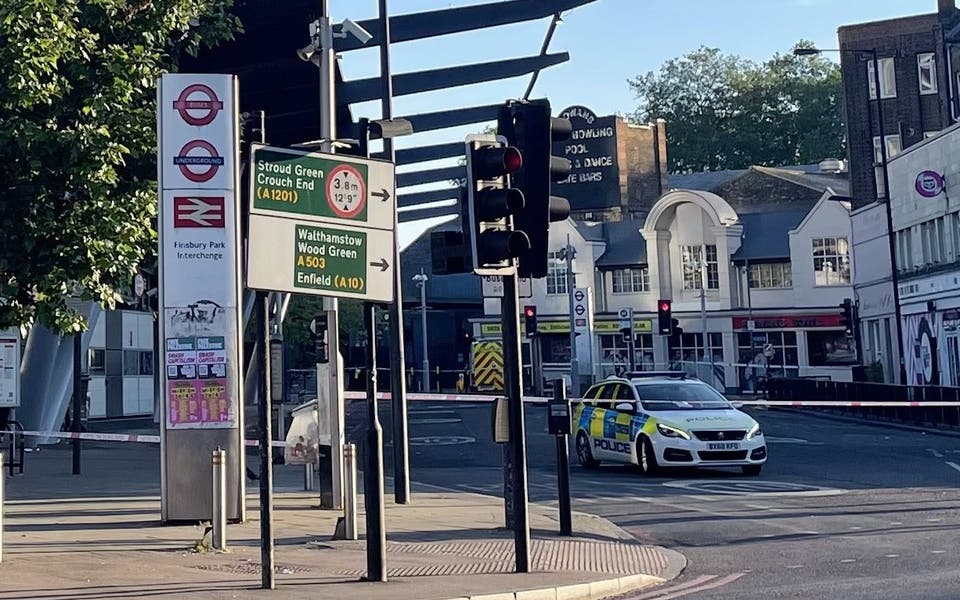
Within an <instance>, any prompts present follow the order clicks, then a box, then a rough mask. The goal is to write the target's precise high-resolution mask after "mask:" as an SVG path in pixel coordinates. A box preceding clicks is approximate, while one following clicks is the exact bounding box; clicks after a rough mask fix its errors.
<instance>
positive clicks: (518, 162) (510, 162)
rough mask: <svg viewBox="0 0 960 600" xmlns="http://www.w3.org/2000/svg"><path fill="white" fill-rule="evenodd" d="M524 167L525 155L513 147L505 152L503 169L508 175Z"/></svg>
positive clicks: (505, 149)
mask: <svg viewBox="0 0 960 600" xmlns="http://www.w3.org/2000/svg"><path fill="white" fill-rule="evenodd" d="M522 167H523V155H522V154H520V151H519V150H517V149H516V148H514V147H513V146H507V147H506V148H504V150H503V168H504V170H506V172H507V173H516V172H517V171H519V170H520V169H521V168H522Z"/></svg>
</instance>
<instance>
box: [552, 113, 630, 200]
mask: <svg viewBox="0 0 960 600" xmlns="http://www.w3.org/2000/svg"><path fill="white" fill-rule="evenodd" d="M559 116H560V117H562V118H565V119H570V124H571V125H572V126H573V131H572V132H571V134H570V138H569V139H567V140H564V141H562V142H557V143H556V144H554V147H553V153H554V154H555V155H557V156H562V157H564V158H567V159H569V160H570V165H571V167H572V169H571V171H570V175H568V176H567V178H566V179H564V180H563V181H560V182H558V183H557V184H555V185H557V186H558V191H557V195H558V196H563V197H565V198H567V199H568V200H569V201H570V208H571V209H572V210H575V211H577V210H589V209H600V208H608V207H611V206H619V205H620V169H619V165H618V161H617V118H616V117H615V116H612V115H611V116H608V117H598V116H597V115H596V114H595V113H594V112H593V111H592V110H590V109H589V108H586V107H584V106H571V107H570V108H567V109H565V110H563V111H561V112H560V115H559Z"/></svg>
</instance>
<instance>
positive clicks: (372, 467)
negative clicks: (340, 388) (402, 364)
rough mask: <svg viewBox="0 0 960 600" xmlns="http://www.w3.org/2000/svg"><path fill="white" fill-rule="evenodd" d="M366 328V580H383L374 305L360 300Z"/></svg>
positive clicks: (384, 541)
mask: <svg viewBox="0 0 960 600" xmlns="http://www.w3.org/2000/svg"><path fill="white" fill-rule="evenodd" d="M363 323H364V328H365V329H366V330H367V336H368V337H367V340H368V341H367V407H368V413H367V417H368V421H367V447H366V449H365V450H366V452H365V454H366V467H365V468H364V469H363V504H364V509H365V510H366V518H367V580H368V581H386V580H387V569H386V563H387V533H386V530H385V529H384V526H383V522H384V518H385V517H384V512H383V428H382V427H381V426H380V414H379V407H378V406H377V342H376V340H377V335H376V305H374V304H373V303H370V302H364V304H363Z"/></svg>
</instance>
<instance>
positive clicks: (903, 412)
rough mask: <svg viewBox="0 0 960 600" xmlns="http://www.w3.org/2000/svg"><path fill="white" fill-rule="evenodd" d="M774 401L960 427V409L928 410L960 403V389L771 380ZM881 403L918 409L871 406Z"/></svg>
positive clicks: (769, 393)
mask: <svg viewBox="0 0 960 600" xmlns="http://www.w3.org/2000/svg"><path fill="white" fill-rule="evenodd" d="M765 387H766V395H767V398H768V399H770V400H779V401H788V402H815V401H835V402H853V403H859V404H860V406H843V407H829V408H824V407H817V408H812V409H811V410H818V411H825V412H831V413H839V414H845V415H849V416H857V417H866V418H871V419H877V420H882V421H893V422H899V423H907V424H911V425H919V426H924V427H943V428H958V427H960V406H924V403H925V402H960V387H947V386H915V385H895V384H889V383H868V382H850V381H829V380H822V379H812V378H811V379H799V378H798V379H770V380H768V381H767V382H766V386H765ZM878 402H915V403H917V405H915V406H870V404H871V403H878Z"/></svg>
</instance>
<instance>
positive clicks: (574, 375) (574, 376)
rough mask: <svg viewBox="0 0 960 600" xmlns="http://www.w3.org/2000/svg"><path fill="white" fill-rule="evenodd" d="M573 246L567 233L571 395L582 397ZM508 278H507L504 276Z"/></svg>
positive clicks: (565, 252) (566, 257) (565, 249)
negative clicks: (574, 311)
mask: <svg viewBox="0 0 960 600" xmlns="http://www.w3.org/2000/svg"><path fill="white" fill-rule="evenodd" d="M573 252H574V249H573V246H571V245H570V236H569V235H567V245H566V247H565V248H564V252H563V253H564V255H565V256H564V258H565V259H566V261H567V300H568V303H569V304H568V305H569V307H570V309H569V312H570V395H571V396H573V397H574V398H579V397H580V357H578V356H577V331H576V318H577V317H576V315H575V314H574V313H573V307H574V306H576V301H575V300H574V298H573V294H574V292H575V290H576V287H577V274H576V273H574V272H573ZM504 280H506V278H504Z"/></svg>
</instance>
